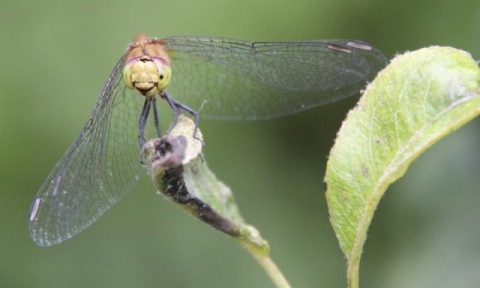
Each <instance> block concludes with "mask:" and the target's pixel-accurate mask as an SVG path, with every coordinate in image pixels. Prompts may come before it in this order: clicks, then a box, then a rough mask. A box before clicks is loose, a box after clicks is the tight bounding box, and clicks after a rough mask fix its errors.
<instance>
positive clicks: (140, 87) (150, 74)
mask: <svg viewBox="0 0 480 288" xmlns="http://www.w3.org/2000/svg"><path fill="white" fill-rule="evenodd" d="M171 75H172V72H171V69H170V67H169V66H168V65H166V64H164V63H163V62H162V61H161V59H155V58H153V59H152V57H150V56H146V55H144V56H142V57H140V58H138V59H134V60H133V61H131V62H130V63H127V64H126V65H125V68H124V69H123V80H124V81H125V84H126V85H127V87H128V88H130V89H135V90H137V91H138V92H140V93H141V94H142V95H144V96H147V97H152V96H153V95H155V94H156V93H157V92H160V91H163V90H165V88H167V86H168V84H169V83H170V78H171Z"/></svg>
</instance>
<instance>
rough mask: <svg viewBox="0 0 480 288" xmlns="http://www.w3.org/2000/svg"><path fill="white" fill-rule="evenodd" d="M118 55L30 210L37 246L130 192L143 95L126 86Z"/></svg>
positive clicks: (73, 230) (63, 235)
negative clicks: (83, 121) (81, 125)
mask: <svg viewBox="0 0 480 288" xmlns="http://www.w3.org/2000/svg"><path fill="white" fill-rule="evenodd" d="M124 62H125V56H124V57H122V59H120V61H119V62H118V63H117V65H116V66H115V68H114V69H113V71H112V73H111V75H110V77H109V78H108V80H107V83H106V85H105V88H104V89H103V91H102V93H101V94H100V96H99V98H98V100H97V103H96V105H95V107H94V110H93V111H92V114H91V115H90V118H89V120H88V121H87V123H86V125H85V127H84V128H83V130H82V132H81V133H80V135H79V136H78V138H77V139H76V140H75V142H74V143H73V144H72V146H71V147H70V148H69V150H68V151H67V152H66V153H65V155H63V157H62V158H61V159H60V161H59V162H58V163H57V165H56V166H55V168H54V169H53V171H52V172H51V173H50V175H49V176H48V178H47V179H46V181H45V183H44V184H43V186H42V187H41V189H40V191H38V193H37V194H36V196H35V199H34V201H33V203H32V207H31V211H30V234H31V236H32V239H33V240H34V241H35V242H36V243H37V244H38V245H41V246H49V245H53V244H56V243H59V242H61V241H63V240H66V239H68V238H70V237H72V236H73V235H75V234H77V233H79V232H80V231H82V230H83V229H85V228H86V227H87V226H89V225H90V224H91V223H92V222H94V221H95V220H96V219H97V218H98V217H100V215H102V214H103V213H104V212H105V211H106V210H107V209H109V208H110V207H111V206H113V205H114V204H115V203H116V202H118V201H119V200H120V199H121V198H123V197H124V196H125V194H126V193H127V192H128V191H130V190H131V189H132V188H133V186H134V185H135V183H136V182H137V180H138V179H139V175H140V173H141V172H142V171H140V170H141V169H142V168H141V165H140V147H139V142H138V126H137V125H138V124H137V123H138V119H139V115H140V111H141V108H142V104H143V101H144V99H143V97H141V96H139V94H136V93H133V92H131V91H130V90H129V89H126V87H125V85H124V83H123V80H122V69H123V66H124Z"/></svg>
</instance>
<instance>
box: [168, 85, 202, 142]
mask: <svg viewBox="0 0 480 288" xmlns="http://www.w3.org/2000/svg"><path fill="white" fill-rule="evenodd" d="M162 98H164V99H165V100H167V102H168V105H170V107H172V110H173V121H172V124H170V127H169V128H168V132H167V134H168V133H170V131H172V129H173V127H175V125H176V124H177V120H178V115H179V114H180V109H182V110H185V111H187V112H188V113H190V114H191V115H192V116H193V118H194V123H195V130H194V132H193V138H195V139H197V140H199V141H201V142H202V143H203V141H202V140H201V139H199V138H197V129H198V112H197V111H195V110H193V109H192V108H190V107H188V106H187V105H185V104H182V103H179V102H177V101H175V100H174V99H173V98H171V97H170V96H168V94H167V93H165V92H163V93H162Z"/></svg>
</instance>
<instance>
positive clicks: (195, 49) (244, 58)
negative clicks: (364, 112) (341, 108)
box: [162, 37, 387, 120]
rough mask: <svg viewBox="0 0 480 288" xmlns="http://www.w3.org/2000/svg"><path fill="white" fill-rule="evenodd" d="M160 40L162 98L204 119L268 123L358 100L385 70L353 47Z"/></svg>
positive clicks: (380, 59) (372, 53)
mask: <svg viewBox="0 0 480 288" xmlns="http://www.w3.org/2000/svg"><path fill="white" fill-rule="evenodd" d="M162 41H163V43H164V46H165V48H166V50H167V51H168V53H169V55H170V57H171V58H172V59H171V61H172V82H171V84H170V86H169V88H168V89H167V92H168V93H169V95H170V96H171V97H172V98H174V99H175V100H177V101H178V102H180V103H183V104H186V105H187V106H189V107H191V108H193V109H195V110H197V111H199V113H200V118H210V119H225V120H253V119H268V118H275V117H280V116H284V115H288V114H292V113H295V112H299V111H302V110H305V109H308V108H312V107H315V106H318V105H320V104H325V103H328V102H332V101H336V100H339V99H342V98H345V97H348V96H351V95H354V94H358V93H359V91H360V90H361V89H362V88H363V87H364V86H365V84H366V81H368V80H372V79H373V78H374V76H375V75H376V74H377V72H378V71H379V70H380V69H382V68H383V67H384V66H385V65H386V63H387V60H386V58H385V56H384V55H383V54H382V53H381V52H380V51H379V50H377V49H376V48H374V47H372V46H370V45H368V44H366V43H363V42H359V41H354V40H318V41H305V42H277V43H274V42H246V41H241V40H234V39H224V38H200V37H171V38H166V39H163V40H162ZM200 108H202V109H200Z"/></svg>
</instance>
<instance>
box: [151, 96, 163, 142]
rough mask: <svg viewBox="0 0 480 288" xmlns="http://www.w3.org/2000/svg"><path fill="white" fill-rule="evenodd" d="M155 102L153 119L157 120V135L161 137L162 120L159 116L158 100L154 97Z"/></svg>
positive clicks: (153, 104)
mask: <svg viewBox="0 0 480 288" xmlns="http://www.w3.org/2000/svg"><path fill="white" fill-rule="evenodd" d="M152 101H153V103H152V106H153V120H154V122H155V129H156V130H157V137H158V138H161V137H162V133H161V132H160V120H159V118H158V107H157V100H156V99H155V98H153V99H152Z"/></svg>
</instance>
